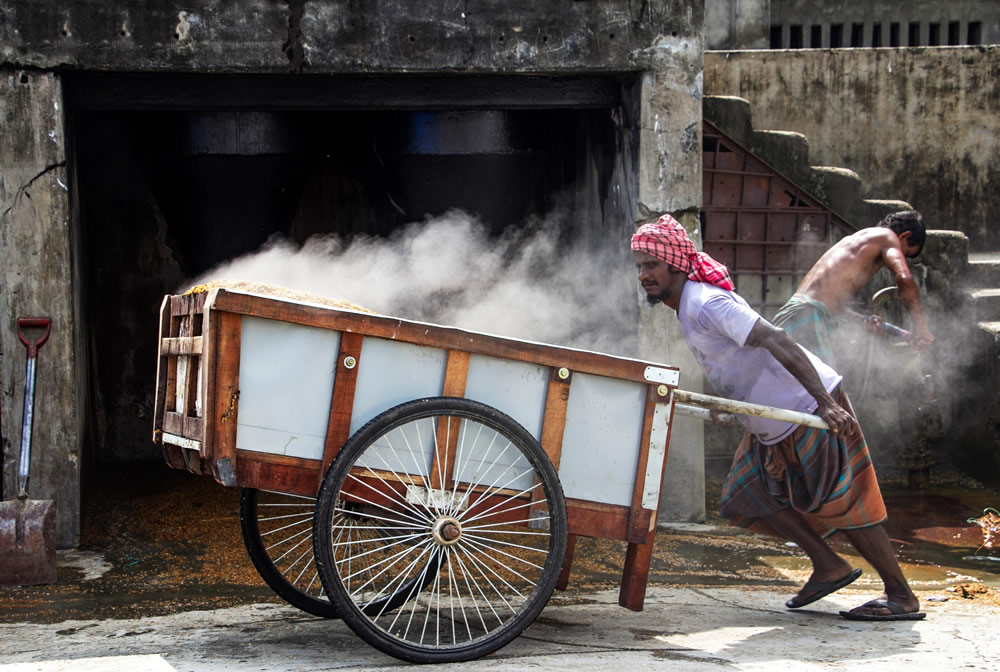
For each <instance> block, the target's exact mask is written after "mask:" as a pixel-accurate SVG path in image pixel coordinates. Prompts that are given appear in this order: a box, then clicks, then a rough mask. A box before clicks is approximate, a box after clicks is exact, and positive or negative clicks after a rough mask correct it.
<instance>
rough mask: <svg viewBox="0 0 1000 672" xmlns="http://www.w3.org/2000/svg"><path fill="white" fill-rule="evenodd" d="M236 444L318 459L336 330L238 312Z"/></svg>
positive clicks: (330, 392) (333, 371)
mask: <svg viewBox="0 0 1000 672" xmlns="http://www.w3.org/2000/svg"><path fill="white" fill-rule="evenodd" d="M242 332H243V333H242V338H241V341H240V401H239V415H238V420H237V427H236V447H237V448H239V449H241V450H252V451H256V452H262V453H274V454H276V455H289V456H292V457H302V458H307V459H316V460H318V459H321V458H322V457H323V446H324V443H325V441H326V428H327V424H328V422H329V419H330V402H331V400H332V399H333V382H334V376H335V375H336V368H337V365H336V358H337V351H338V350H339V349H340V332H337V331H331V330H329V329H320V328H318V327H306V326H302V325H298V324H291V323H289V322H279V321H277V320H267V319H261V318H257V317H249V316H244V317H243V328H242Z"/></svg>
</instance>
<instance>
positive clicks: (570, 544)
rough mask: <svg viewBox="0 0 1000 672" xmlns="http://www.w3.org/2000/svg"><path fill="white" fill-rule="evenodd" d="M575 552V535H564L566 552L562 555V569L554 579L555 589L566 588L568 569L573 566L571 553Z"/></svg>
mask: <svg viewBox="0 0 1000 672" xmlns="http://www.w3.org/2000/svg"><path fill="white" fill-rule="evenodd" d="M575 552H576V535H575V534H569V535H566V554H565V555H564V556H563V564H562V569H560V570H559V578H558V579H556V590H566V587H567V586H568V585H569V570H570V568H571V567H572V566H573V554H574V553H575Z"/></svg>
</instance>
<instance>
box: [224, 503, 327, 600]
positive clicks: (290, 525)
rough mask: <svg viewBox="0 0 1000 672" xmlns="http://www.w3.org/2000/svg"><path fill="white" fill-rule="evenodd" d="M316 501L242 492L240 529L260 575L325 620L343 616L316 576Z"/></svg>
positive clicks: (280, 591)
mask: <svg viewBox="0 0 1000 672" xmlns="http://www.w3.org/2000/svg"><path fill="white" fill-rule="evenodd" d="M315 510H316V500H315V498H313V497H303V496H300V495H286V494H282V493H278V492H270V491H268V490H256V489H254V488H243V492H242V493H241V495H240V526H241V527H242V528H243V542H244V543H245V544H246V547H247V551H248V552H249V553H250V560H251V561H252V562H253V566H254V567H256V568H257V573H258V574H260V577H261V578H262V579H264V582H265V583H267V585H268V586H270V587H271V590H273V591H274V592H275V593H277V594H278V596H279V597H281V598H282V599H283V600H285V601H286V602H288V603H289V604H291V605H292V606H293V607H298V608H299V609H301V610H302V611H305V612H308V613H310V614H313V615H315V616H322V617H323V618H337V617H339V616H340V614H338V613H337V609H336V608H335V607H334V606H333V605H332V604H331V603H330V600H328V599H327V598H326V592H325V591H324V590H323V583H322V582H321V581H320V579H319V575H318V574H317V573H316V564H315V562H314V556H313V543H312V523H313V512H314V511H315Z"/></svg>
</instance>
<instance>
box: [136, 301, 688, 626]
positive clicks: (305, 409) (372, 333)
mask: <svg viewBox="0 0 1000 672" xmlns="http://www.w3.org/2000/svg"><path fill="white" fill-rule="evenodd" d="M678 378H679V372H678V370H677V369H676V368H675V367H670V366H664V365H662V364H657V363H652V362H645V361H640V360H635V359H628V358H622V357H615V356H611V355H607V354H602V353H596V352H589V351H584V350H577V349H571V348H563V347H557V346H552V345H547V344H541V343H534V342H529V341H523V340H517V339H511V338H504V337H498V336H493V335H487V334H481V333H476V332H472V331H466V330H462V329H457V328H453V327H446V326H439V325H432V324H426V323H421V322H415V321H409V320H402V319H398V318H392V317H385V316H380V315H375V314H369V313H365V312H358V311H352V310H344V309H337V308H330V307H327V306H325V305H321V304H318V303H309V302H303V301H298V300H288V299H284V298H279V297H275V296H270V295H260V294H254V293H248V292H243V291H236V290H229V289H224V288H215V289H211V290H210V291H207V292H201V293H192V294H186V295H168V296H166V297H164V300H163V303H162V307H161V312H160V329H159V363H158V368H157V382H156V405H155V410H154V432H153V439H154V441H155V442H156V443H158V444H161V445H162V447H163V454H164V458H165V460H166V462H167V464H168V465H169V466H171V467H173V468H176V469H184V470H187V471H190V472H192V473H196V474H206V475H211V476H212V477H213V478H214V479H215V480H216V481H218V482H219V483H221V484H223V485H226V486H239V487H243V488H256V489H260V490H269V491H275V492H279V493H288V494H291V495H304V496H309V497H315V496H317V493H318V492H319V489H320V487H321V485H322V484H323V479H324V476H325V475H326V474H327V472H328V470H329V469H330V466H331V464H332V463H333V462H334V460H335V458H336V457H337V455H338V452H339V451H340V450H341V448H342V447H343V446H344V445H345V444H346V443H347V442H348V439H350V438H351V436H352V434H354V433H355V432H357V430H358V429H359V428H360V427H361V426H362V425H364V424H365V423H366V422H368V421H370V420H371V419H372V418H373V417H375V416H377V415H378V414H379V413H380V412H382V411H385V410H387V409H389V408H391V407H393V406H395V405H396V404H398V403H400V402H405V401H409V400H411V399H414V398H420V397H451V398H458V399H471V400H474V401H478V402H481V403H483V404H486V405H488V406H491V407H494V408H496V409H498V410H499V411H501V412H503V413H506V414H508V415H510V416H511V417H512V418H514V419H515V420H517V421H518V422H520V423H521V424H522V425H524V427H525V428H526V429H527V430H528V431H529V432H530V433H531V434H532V435H533V436H534V438H535V439H537V442H538V444H539V445H540V447H541V449H542V451H544V454H545V456H546V457H547V458H548V460H549V461H550V462H551V464H552V466H553V467H554V468H555V470H556V471H557V472H558V474H559V479H560V480H561V481H562V487H563V488H564V490H565V509H566V518H567V521H568V534H569V536H568V540H567V544H566V552H565V557H564V560H563V563H562V570H561V572H560V574H559V576H558V580H557V582H556V587H557V588H565V587H566V585H567V583H568V580H569V575H570V568H571V563H572V556H573V549H574V542H575V540H576V538H577V537H578V536H586V537H595V538H602V539H611V540H617V541H622V542H626V543H627V549H626V552H625V562H624V571H623V574H622V578H621V586H620V592H619V604H620V605H621V606H624V607H626V608H628V609H632V610H636V611H639V610H641V609H642V607H643V601H644V597H645V590H646V585H647V581H648V575H649V564H650V559H651V555H652V549H653V542H654V538H655V531H656V513H657V506H658V504H659V500H660V490H661V487H662V482H663V475H664V471H665V466H666V461H667V451H668V446H669V443H670V430H671V426H672V418H673V410H674V409H673V406H674V395H673V392H674V390H675V389H676V388H677V385H678ZM300 388H307V389H305V390H304V391H303V390H302V389H300ZM318 409H319V410H318ZM241 412H242V413H243V414H244V415H245V416H246V418H245V419H244V421H243V422H241V419H240V415H241ZM319 414H321V415H322V416H323V417H318V415H319ZM251 416H253V418H257V417H258V416H274V417H275V418H278V419H276V420H274V421H273V422H272V426H262V425H267V422H266V421H265V420H261V421H260V422H257V421H256V420H254V423H256V424H251V422H250V419H251ZM288 416H295V417H296V418H299V419H298V420H295V422H299V423H300V425H302V426H299V427H291V428H289V427H279V426H278V425H284V424H287V423H286V420H287V417H288ZM299 416H301V417H299ZM307 416H308V417H307ZM289 422H290V421H289ZM306 425H308V426H309V427H311V428H312V429H308V428H307V429H306V430H305V431H303V426H306ZM290 446H291V448H290ZM447 471H448V470H447V469H445V472H446V473H447Z"/></svg>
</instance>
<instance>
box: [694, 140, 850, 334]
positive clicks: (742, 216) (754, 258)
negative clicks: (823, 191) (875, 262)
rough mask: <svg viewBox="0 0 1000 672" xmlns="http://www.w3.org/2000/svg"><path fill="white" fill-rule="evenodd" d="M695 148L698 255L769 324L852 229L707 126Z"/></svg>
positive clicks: (765, 165)
mask: <svg viewBox="0 0 1000 672" xmlns="http://www.w3.org/2000/svg"><path fill="white" fill-rule="evenodd" d="M702 147H703V149H702V153H703V161H704V163H703V172H702V175H703V178H702V180H703V189H704V194H703V200H702V203H703V205H702V217H703V219H702V238H703V241H704V250H705V252H707V253H708V254H710V255H712V256H713V257H715V258H716V259H718V260H719V261H721V262H722V263H724V264H725V265H726V266H728V267H729V271H730V274H731V275H732V277H733V281H734V282H735V283H736V291H737V292H739V294H740V295H741V296H742V297H743V298H745V299H746V300H747V302H748V303H749V304H750V305H751V306H753V308H754V309H755V310H757V311H758V312H759V313H760V314H761V315H763V316H764V317H766V318H768V319H770V318H771V317H773V316H774V313H775V312H777V310H778V308H780V307H781V306H782V304H784V303H785V301H786V300H788V297H790V296H791V295H792V293H793V292H794V291H795V288H796V287H797V286H798V284H799V281H800V280H801V279H802V278H803V276H805V274H806V272H807V271H808V270H809V268H810V267H811V266H812V265H813V263H814V262H815V261H816V260H817V259H818V258H819V257H820V255H822V254H823V252H825V251H826V250H827V248H829V247H830V245H831V244H832V243H833V242H835V241H836V240H839V239H840V238H841V237H842V236H843V235H845V234H848V233H850V232H852V231H853V230H854V229H853V227H851V226H850V225H849V224H847V223H846V222H845V221H844V220H842V219H840V218H839V217H837V216H836V215H834V214H833V213H832V212H830V211H829V210H827V209H826V208H824V207H823V206H821V205H819V203H818V202H817V201H816V200H815V199H813V198H811V197H810V196H809V195H808V194H806V193H805V192H804V191H802V189H800V188H799V187H797V186H796V185H794V184H792V183H791V182H790V181H788V180H787V179H785V178H784V177H782V176H781V175H779V174H778V173H777V171H775V170H774V169H773V168H771V167H770V166H768V165H767V164H765V163H764V162H763V161H761V160H760V159H758V158H757V157H755V156H753V155H752V154H751V153H750V152H748V151H747V150H746V149H744V148H743V147H741V146H740V145H738V144H737V143H736V142H734V141H733V140H732V139H730V138H729V137H727V136H725V135H723V134H722V133H721V132H720V131H719V130H718V129H716V128H715V127H714V126H712V125H711V124H710V123H708V122H704V126H703V146H702Z"/></svg>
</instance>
